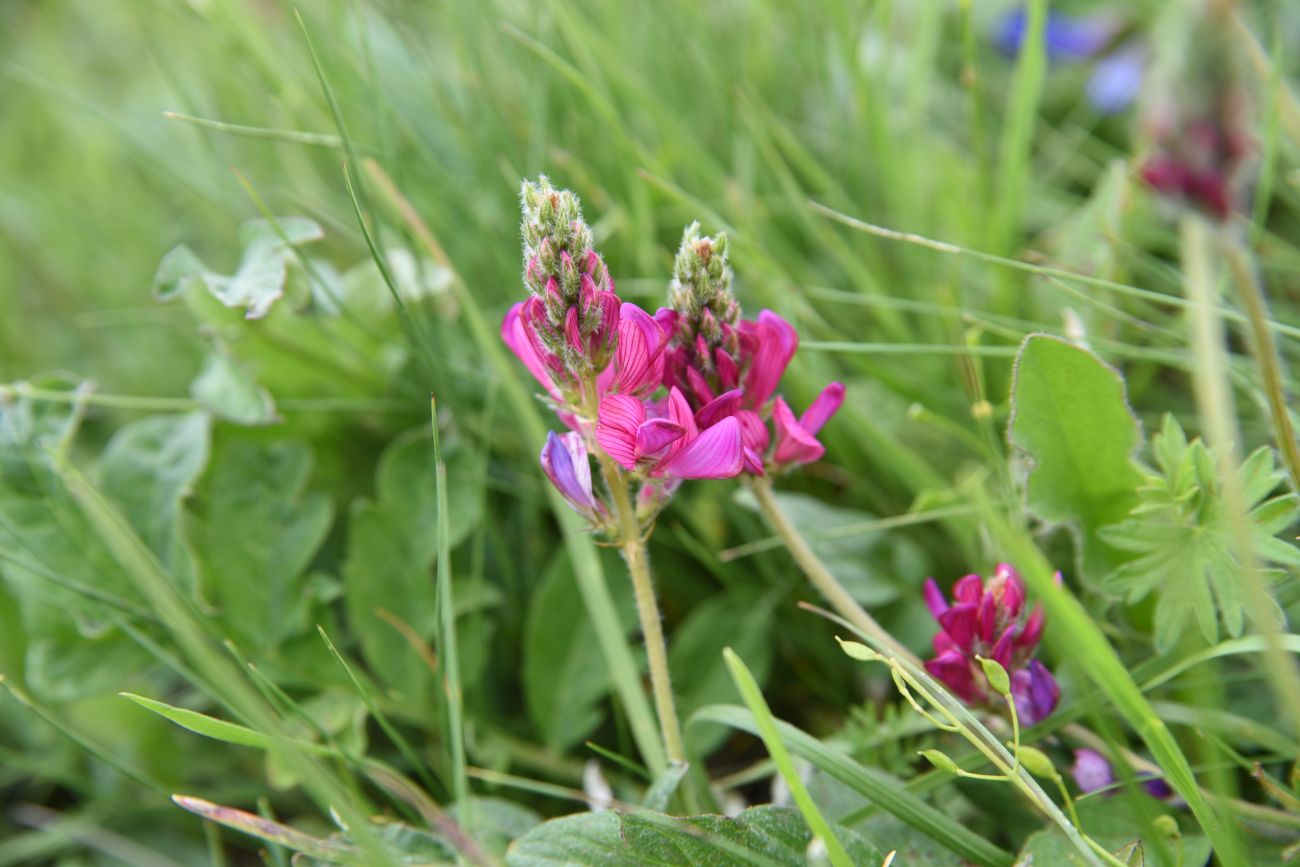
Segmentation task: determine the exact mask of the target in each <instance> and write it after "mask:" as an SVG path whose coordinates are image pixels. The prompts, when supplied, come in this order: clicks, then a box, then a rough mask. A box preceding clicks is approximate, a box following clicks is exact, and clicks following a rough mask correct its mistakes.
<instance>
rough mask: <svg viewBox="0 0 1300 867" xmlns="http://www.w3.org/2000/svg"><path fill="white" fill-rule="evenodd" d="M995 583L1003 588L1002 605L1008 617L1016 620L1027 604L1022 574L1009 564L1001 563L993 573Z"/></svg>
mask: <svg viewBox="0 0 1300 867" xmlns="http://www.w3.org/2000/svg"><path fill="white" fill-rule="evenodd" d="M993 581H995V582H997V583H998V584H1000V585H1001V587H1002V591H1001V593H1002V598H1001V604H1002V608H1003V610H1005V611H1006V616H1007V617H1008V618H1009V619H1015V618H1016V617H1017V616H1019V614H1020V608H1021V606H1023V605H1024V604H1025V582H1024V579H1022V578H1021V577H1020V573H1019V572H1017V571H1016V570H1015V568H1014V567H1012V566H1011V565H1010V564H1008V563H999V564H998V567H997V569H995V570H994V571H993Z"/></svg>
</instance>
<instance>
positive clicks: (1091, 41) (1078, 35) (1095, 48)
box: [993, 9, 1118, 60]
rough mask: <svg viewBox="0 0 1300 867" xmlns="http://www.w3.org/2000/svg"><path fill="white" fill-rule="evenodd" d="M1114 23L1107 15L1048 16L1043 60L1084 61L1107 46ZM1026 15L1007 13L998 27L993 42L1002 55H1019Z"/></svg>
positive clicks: (1057, 13) (1017, 11)
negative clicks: (1045, 54)
mask: <svg viewBox="0 0 1300 867" xmlns="http://www.w3.org/2000/svg"><path fill="white" fill-rule="evenodd" d="M1117 24H1118V22H1117V21H1116V20H1115V19H1114V18H1113V17H1111V16H1107V15H1066V14H1064V13H1062V12H1048V13H1047V23H1046V25H1045V32H1044V34H1043V36H1044V40H1045V42H1046V45H1047V56H1048V57H1049V58H1051V59H1052V60H1086V59H1088V58H1089V57H1093V56H1094V55H1096V54H1097V53H1098V52H1100V51H1101V50H1102V49H1103V48H1105V47H1106V44H1107V43H1109V42H1110V40H1111V38H1112V37H1113V36H1114V35H1115V31H1116V30H1117V29H1118V27H1117ZM1028 31H1029V15H1028V14H1027V13H1026V11H1025V10H1024V9H1016V10H1014V11H1012V12H1009V13H1007V14H1006V15H1004V16H1003V17H1002V20H1001V21H1000V22H999V23H998V27H997V30H996V31H995V33H994V34H993V42H994V44H995V45H997V47H998V50H999V51H1001V52H1003V53H1004V54H1011V55H1015V54H1018V53H1019V52H1020V47H1021V45H1023V44H1024V41H1025V37H1026V36H1028V35H1029V32H1028Z"/></svg>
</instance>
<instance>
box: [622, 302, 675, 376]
mask: <svg viewBox="0 0 1300 867" xmlns="http://www.w3.org/2000/svg"><path fill="white" fill-rule="evenodd" d="M665 340H666V338H665V336H664V332H663V329H662V328H660V327H659V323H657V322H655V321H654V319H652V318H651V317H650V314H648V313H646V312H645V311H644V310H642V309H641V308H640V307H637V306H636V305H635V304H632V303H630V302H625V303H624V304H623V306H622V307H620V308H619V324H618V348H617V349H616V350H615V351H614V367H615V370H616V371H617V373H616V374H615V377H614V388H615V389H616V390H617V391H619V392H621V393H624V394H643V393H649V392H650V391H653V390H654V389H655V388H658V386H659V383H660V382H661V381H662V380H663V375H664V361H663V346H664V342H665Z"/></svg>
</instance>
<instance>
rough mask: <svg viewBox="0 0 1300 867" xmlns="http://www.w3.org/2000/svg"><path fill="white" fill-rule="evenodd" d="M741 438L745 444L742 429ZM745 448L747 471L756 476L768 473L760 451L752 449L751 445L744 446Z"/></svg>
mask: <svg viewBox="0 0 1300 867" xmlns="http://www.w3.org/2000/svg"><path fill="white" fill-rule="evenodd" d="M740 439H741V443H742V444H743V443H744V440H745V434H744V431H743V430H742V431H741V435H740ZM744 448H745V472H747V473H749V474H750V475H754V476H764V475H767V472H766V470H765V469H764V468H763V456H762V455H761V454H759V453H758V452H756V451H754V450H753V449H751V448H750V447H749V446H744Z"/></svg>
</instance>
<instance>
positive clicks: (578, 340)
mask: <svg viewBox="0 0 1300 867" xmlns="http://www.w3.org/2000/svg"><path fill="white" fill-rule="evenodd" d="M564 336H565V338H566V339H567V340H568V341H569V345H570V346H572V347H573V348H574V349H575V350H577V351H578V352H582V349H583V347H582V329H581V328H579V327H578V308H577V307H570V308H569V312H568V313H566V314H565V316H564Z"/></svg>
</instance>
